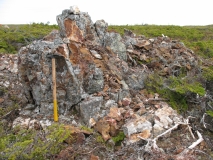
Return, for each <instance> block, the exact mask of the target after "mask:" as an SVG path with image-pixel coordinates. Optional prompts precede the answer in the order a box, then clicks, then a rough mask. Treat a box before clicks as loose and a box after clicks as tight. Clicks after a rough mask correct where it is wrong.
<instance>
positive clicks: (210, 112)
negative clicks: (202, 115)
mask: <svg viewBox="0 0 213 160" xmlns="http://www.w3.org/2000/svg"><path fill="white" fill-rule="evenodd" d="M206 113H207V114H208V115H209V116H211V117H212V118H213V111H211V110H208V111H206Z"/></svg>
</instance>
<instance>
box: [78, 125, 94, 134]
mask: <svg viewBox="0 0 213 160" xmlns="http://www.w3.org/2000/svg"><path fill="white" fill-rule="evenodd" d="M80 128H81V129H82V130H85V131H88V132H91V133H92V132H93V129H91V128H88V127H87V126H81V127H80Z"/></svg>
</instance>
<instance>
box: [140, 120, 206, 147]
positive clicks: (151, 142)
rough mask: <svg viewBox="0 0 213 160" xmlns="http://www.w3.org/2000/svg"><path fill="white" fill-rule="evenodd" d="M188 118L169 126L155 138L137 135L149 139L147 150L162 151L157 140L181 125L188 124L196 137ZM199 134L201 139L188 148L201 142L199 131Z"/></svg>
mask: <svg viewBox="0 0 213 160" xmlns="http://www.w3.org/2000/svg"><path fill="white" fill-rule="evenodd" d="M188 121H189V120H188V119H187V120H186V121H185V122H184V123H183V122H179V123H176V124H175V125H174V126H173V127H171V128H169V129H168V130H166V131H165V132H163V133H161V134H159V135H158V136H156V137H155V138H154V139H144V138H142V137H141V136H137V137H138V138H140V139H142V140H145V141H147V144H146V146H145V150H148V151H149V150H151V149H152V148H153V149H155V150H158V151H161V149H160V148H159V147H158V146H157V140H158V138H160V137H162V136H164V135H165V134H167V133H170V132H171V131H172V130H174V129H176V128H177V127H178V126H179V125H187V126H188V129H189V132H190V133H191V135H192V137H193V138H194V139H195V137H194V135H193V133H192V130H191V127H190V126H189V123H188ZM197 134H198V136H199V141H196V143H193V144H192V145H191V146H189V147H188V148H189V149H192V148H194V146H196V145H197V143H198V144H199V143H200V141H202V140H203V139H201V138H200V137H202V136H201V134H200V133H199V132H198V131H197Z"/></svg>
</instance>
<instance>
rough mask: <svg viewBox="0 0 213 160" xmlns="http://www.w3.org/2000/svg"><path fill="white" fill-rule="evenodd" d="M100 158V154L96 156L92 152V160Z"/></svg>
mask: <svg viewBox="0 0 213 160" xmlns="http://www.w3.org/2000/svg"><path fill="white" fill-rule="evenodd" d="M99 159H100V158H99V157H98V156H95V155H94V154H91V156H90V160H99Z"/></svg>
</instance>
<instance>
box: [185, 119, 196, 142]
mask: <svg viewBox="0 0 213 160" xmlns="http://www.w3.org/2000/svg"><path fill="white" fill-rule="evenodd" d="M186 123H187V124H188V125H187V127H188V129H189V132H190V134H191V136H192V138H193V139H195V136H194V134H193V133H192V127H191V126H189V119H187V120H186Z"/></svg>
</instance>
